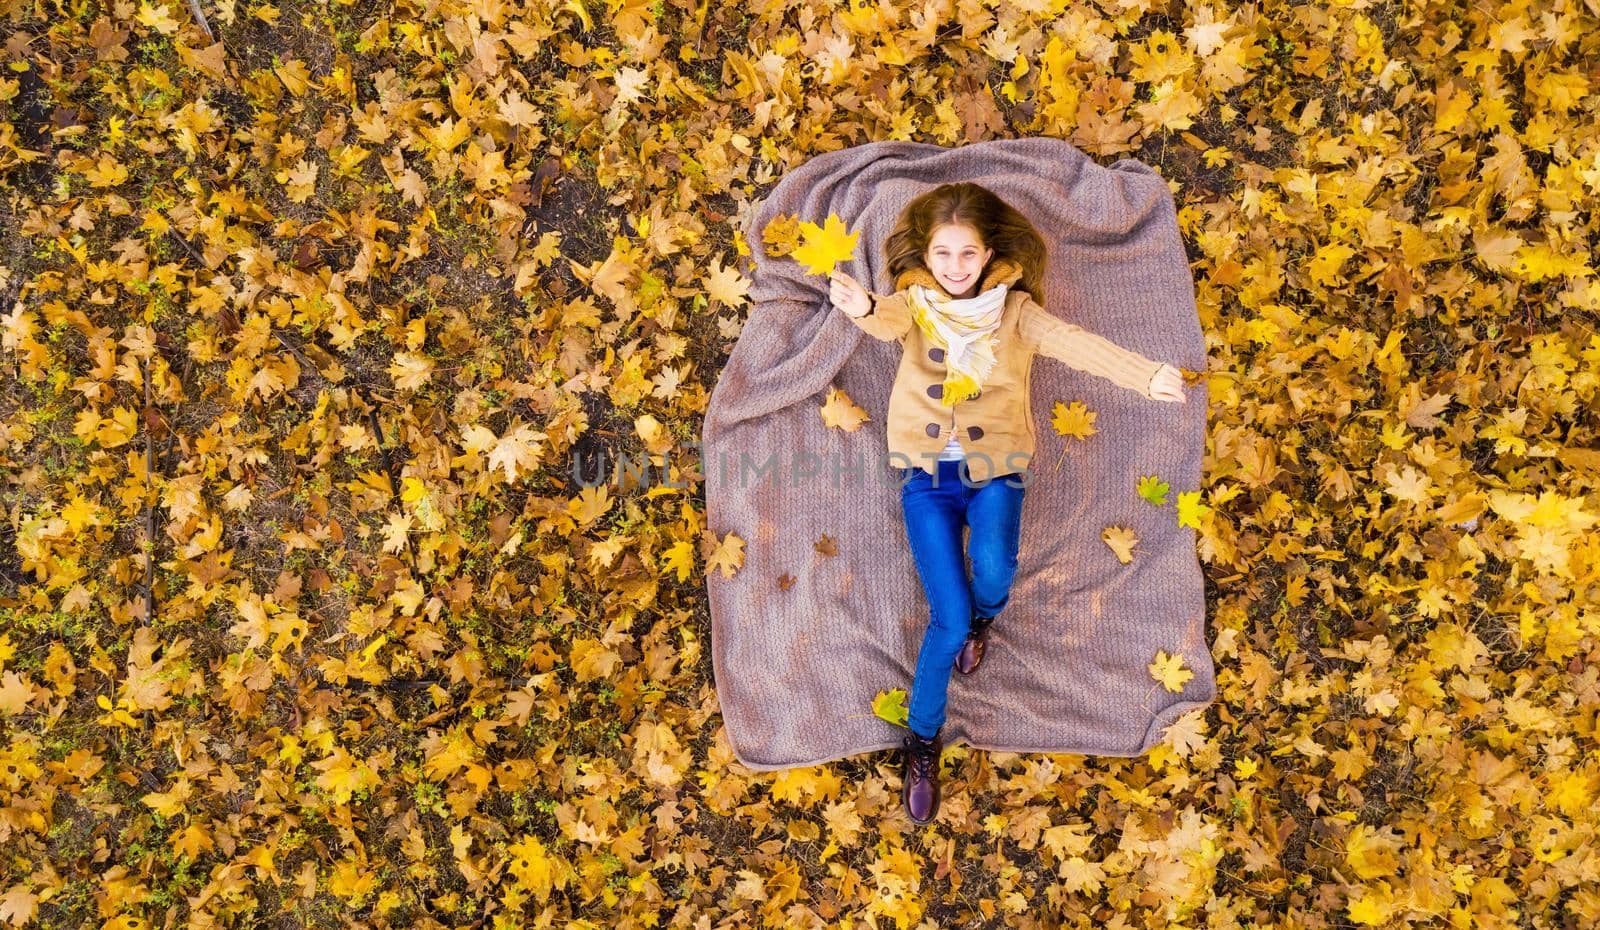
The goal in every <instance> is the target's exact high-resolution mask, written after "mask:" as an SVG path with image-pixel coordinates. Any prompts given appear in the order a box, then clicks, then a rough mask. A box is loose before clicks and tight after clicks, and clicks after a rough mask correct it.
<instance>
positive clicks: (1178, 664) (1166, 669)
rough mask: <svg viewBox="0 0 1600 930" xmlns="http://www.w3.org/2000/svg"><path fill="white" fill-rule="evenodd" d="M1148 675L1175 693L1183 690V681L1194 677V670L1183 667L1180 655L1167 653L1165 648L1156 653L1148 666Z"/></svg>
mask: <svg viewBox="0 0 1600 930" xmlns="http://www.w3.org/2000/svg"><path fill="white" fill-rule="evenodd" d="M1147 667H1148V668H1149V669H1150V677H1152V678H1154V679H1155V680H1156V681H1159V682H1161V685H1162V687H1164V688H1166V689H1167V690H1168V691H1171V692H1173V693H1174V694H1176V693H1177V692H1179V691H1182V690H1183V683H1184V682H1186V681H1188V680H1189V679H1191V678H1193V677H1194V672H1191V671H1189V670H1188V669H1186V668H1184V667H1183V656H1182V655H1171V656H1169V655H1167V653H1166V650H1162V651H1160V652H1157V653H1156V660H1155V661H1154V662H1151V663H1150V664H1149V666H1147Z"/></svg>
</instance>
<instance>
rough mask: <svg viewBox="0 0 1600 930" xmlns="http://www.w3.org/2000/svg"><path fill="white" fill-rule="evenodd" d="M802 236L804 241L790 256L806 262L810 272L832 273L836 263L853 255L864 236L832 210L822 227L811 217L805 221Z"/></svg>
mask: <svg viewBox="0 0 1600 930" xmlns="http://www.w3.org/2000/svg"><path fill="white" fill-rule="evenodd" d="M800 235H801V236H802V237H803V238H804V239H805V243H804V244H802V245H800V246H799V247H798V248H796V249H795V250H794V251H793V252H790V253H789V257H790V258H792V259H794V260H795V261H797V262H799V263H800V264H802V265H804V266H805V268H806V272H807V273H808V274H833V266H834V265H835V264H837V263H839V262H847V261H849V260H850V259H851V258H853V257H854V255H855V250H856V240H858V239H860V238H861V233H859V232H851V231H850V230H849V229H848V228H847V227H846V226H845V225H844V220H841V219H839V218H838V217H837V216H835V215H833V214H832V213H829V214H828V218H827V219H826V220H824V221H823V225H821V226H818V225H817V224H816V223H813V222H811V221H809V220H806V221H804V222H802V223H801V224H800Z"/></svg>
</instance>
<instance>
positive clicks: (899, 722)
mask: <svg viewBox="0 0 1600 930" xmlns="http://www.w3.org/2000/svg"><path fill="white" fill-rule="evenodd" d="M872 712H873V713H874V714H877V715H878V716H879V717H882V718H883V719H885V720H887V721H889V722H890V723H892V724H894V725H895V726H898V727H903V726H906V721H907V720H908V719H910V714H911V710H910V708H908V707H907V706H906V689H904V688H890V689H889V690H887V691H879V692H878V693H877V695H876V696H875V697H874V698H873V699H872Z"/></svg>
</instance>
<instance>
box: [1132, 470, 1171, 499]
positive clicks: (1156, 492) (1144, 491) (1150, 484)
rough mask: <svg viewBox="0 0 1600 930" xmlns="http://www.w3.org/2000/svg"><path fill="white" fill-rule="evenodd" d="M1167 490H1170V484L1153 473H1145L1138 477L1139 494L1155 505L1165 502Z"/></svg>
mask: <svg viewBox="0 0 1600 930" xmlns="http://www.w3.org/2000/svg"><path fill="white" fill-rule="evenodd" d="M1169 490H1171V485H1169V484H1167V483H1166V482H1165V481H1162V480H1161V479H1160V478H1159V477H1157V476H1155V475H1145V476H1144V477H1142V478H1140V479H1139V496H1140V497H1142V498H1144V499H1145V500H1147V501H1149V502H1150V503H1152V504H1155V505H1156V506H1157V507H1160V506H1162V505H1163V504H1165V503H1166V502H1167V491H1169Z"/></svg>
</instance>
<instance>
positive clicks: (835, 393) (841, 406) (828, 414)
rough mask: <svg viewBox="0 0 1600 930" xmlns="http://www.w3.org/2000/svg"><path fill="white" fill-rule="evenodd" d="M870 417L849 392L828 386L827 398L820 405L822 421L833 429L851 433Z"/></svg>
mask: <svg viewBox="0 0 1600 930" xmlns="http://www.w3.org/2000/svg"><path fill="white" fill-rule="evenodd" d="M870 419H872V418H871V417H869V416H867V412H866V411H865V410H863V409H861V408H860V407H858V406H856V403H855V401H853V400H851V399H850V395H849V394H846V393H845V392H844V391H842V390H840V389H838V388H828V400H827V402H826V403H824V404H823V405H822V422H823V423H825V424H827V425H828V426H829V427H831V428H833V429H842V430H844V431H845V432H847V433H853V432H855V431H856V430H858V429H860V428H861V424H863V423H865V422H867V421H868V420H870Z"/></svg>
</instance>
